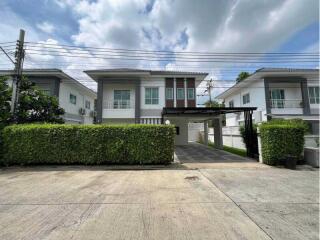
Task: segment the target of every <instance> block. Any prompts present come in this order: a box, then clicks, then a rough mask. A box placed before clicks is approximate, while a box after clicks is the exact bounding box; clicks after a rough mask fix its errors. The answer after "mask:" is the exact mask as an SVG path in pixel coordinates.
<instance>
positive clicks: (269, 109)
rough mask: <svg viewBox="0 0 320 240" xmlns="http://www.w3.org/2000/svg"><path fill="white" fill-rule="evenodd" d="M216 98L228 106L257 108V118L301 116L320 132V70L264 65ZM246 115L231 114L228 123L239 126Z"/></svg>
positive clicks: (257, 121) (254, 119)
mask: <svg viewBox="0 0 320 240" xmlns="http://www.w3.org/2000/svg"><path fill="white" fill-rule="evenodd" d="M216 99H218V100H222V101H223V102H224V103H225V106H226V107H257V108H258V109H257V111H255V112H254V113H253V121H254V122H255V123H259V122H262V121H267V120H269V119H272V118H284V119H290V118H301V119H303V120H306V121H307V122H309V123H310V125H311V126H312V131H313V133H314V134H318V133H319V70H318V69H282V68H261V69H259V70H257V71H256V72H254V73H253V74H251V75H250V76H249V77H247V78H246V79H244V80H242V81H241V82H239V83H236V84H235V85H234V86H232V87H231V88H229V89H227V90H226V91H225V92H223V93H221V94H219V95H218V96H217V97H216ZM242 122H243V114H227V115H226V126H227V127H232V126H239V125H241V124H242Z"/></svg>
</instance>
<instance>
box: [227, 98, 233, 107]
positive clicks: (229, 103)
mask: <svg viewBox="0 0 320 240" xmlns="http://www.w3.org/2000/svg"><path fill="white" fill-rule="evenodd" d="M231 103H232V104H231ZM228 105H229V107H230V108H233V107H234V101H233V99H232V100H230V101H229V102H228ZM231 105H232V106H231Z"/></svg>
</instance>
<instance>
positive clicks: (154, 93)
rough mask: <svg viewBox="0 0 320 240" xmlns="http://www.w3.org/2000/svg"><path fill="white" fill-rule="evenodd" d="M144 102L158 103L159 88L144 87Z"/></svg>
mask: <svg viewBox="0 0 320 240" xmlns="http://www.w3.org/2000/svg"><path fill="white" fill-rule="evenodd" d="M145 104H154V105H155V104H159V88H145Z"/></svg>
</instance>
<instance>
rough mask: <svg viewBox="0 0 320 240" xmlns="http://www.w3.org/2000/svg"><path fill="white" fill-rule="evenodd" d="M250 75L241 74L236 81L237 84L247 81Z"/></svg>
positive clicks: (246, 73)
mask: <svg viewBox="0 0 320 240" xmlns="http://www.w3.org/2000/svg"><path fill="white" fill-rule="evenodd" d="M249 76H250V74H249V73H248V72H241V73H239V75H238V77H237V79H236V82H237V83H238V82H241V81H242V80H244V79H246V78H247V77H249Z"/></svg>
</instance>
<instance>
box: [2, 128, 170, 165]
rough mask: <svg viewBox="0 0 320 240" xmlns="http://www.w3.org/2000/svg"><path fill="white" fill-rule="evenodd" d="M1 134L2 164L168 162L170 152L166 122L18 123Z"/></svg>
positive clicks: (168, 130) (168, 129)
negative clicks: (100, 123)
mask: <svg viewBox="0 0 320 240" xmlns="http://www.w3.org/2000/svg"><path fill="white" fill-rule="evenodd" d="M3 138H4V147H5V153H4V160H3V164H4V165H15V164H21V165H31V164H88V165H95V164H169V163H170V162H172V161H173V152H174V128H173V126H167V125H60V124H21V125H12V126H8V127H6V128H5V129H4V131H3Z"/></svg>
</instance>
